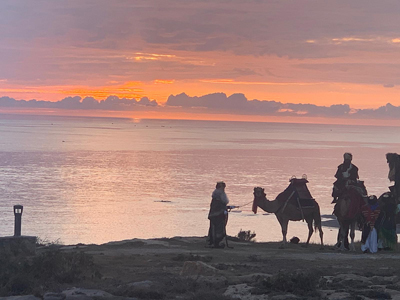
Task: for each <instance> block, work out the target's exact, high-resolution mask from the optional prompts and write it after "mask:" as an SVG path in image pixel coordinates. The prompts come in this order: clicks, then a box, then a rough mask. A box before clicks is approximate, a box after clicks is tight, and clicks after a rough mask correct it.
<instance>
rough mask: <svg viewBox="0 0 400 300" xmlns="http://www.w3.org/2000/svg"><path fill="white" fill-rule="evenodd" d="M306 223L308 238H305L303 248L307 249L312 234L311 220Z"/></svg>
mask: <svg viewBox="0 0 400 300" xmlns="http://www.w3.org/2000/svg"><path fill="white" fill-rule="evenodd" d="M306 221H307V226H308V238H307V242H306V245H305V247H307V246H308V244H309V243H310V239H311V236H312V235H313V233H314V229H313V224H312V219H311V220H306Z"/></svg>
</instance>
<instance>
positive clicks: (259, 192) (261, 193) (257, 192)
mask: <svg viewBox="0 0 400 300" xmlns="http://www.w3.org/2000/svg"><path fill="white" fill-rule="evenodd" d="M253 195H254V198H255V199H258V198H261V197H263V198H264V197H266V196H267V194H265V192H264V189H263V188H262V187H259V186H258V187H255V188H254V192H253Z"/></svg>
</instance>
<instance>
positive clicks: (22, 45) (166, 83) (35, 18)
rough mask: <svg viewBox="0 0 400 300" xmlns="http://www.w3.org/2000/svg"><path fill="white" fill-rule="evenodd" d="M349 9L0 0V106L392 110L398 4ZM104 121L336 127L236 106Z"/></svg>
mask: <svg viewBox="0 0 400 300" xmlns="http://www.w3.org/2000/svg"><path fill="white" fill-rule="evenodd" d="M356 2H359V3H360V5H361V4H362V9H359V8H358V6H357V5H351V4H348V3H344V2H343V1H332V2H329V3H314V4H311V3H310V2H307V1H305V0H304V1H303V0H300V1H298V2H296V3H286V2H274V3H272V2H269V1H258V2H249V3H244V2H242V1H237V2H235V1H234V3H232V5H228V4H227V3H213V2H206V3H197V2H190V3H187V4H186V5H181V4H180V2H179V1H174V0H171V1H166V2H163V1H157V0H150V1H146V2H145V3H144V2H143V3H129V2H126V1H120V0H117V1H115V2H108V1H105V0H99V1H97V2H94V1H93V0H89V1H87V3H86V2H85V3H84V4H79V3H78V2H74V1H72V2H67V1H60V2H53V1H44V2H41V3H36V4H34V3H32V2H29V1H22V2H15V1H10V0H5V1H4V2H2V3H1V4H0V20H1V21H0V22H1V24H2V26H0V97H11V98H13V99H16V100H21V99H24V100H30V99H37V100H45V101H54V102H56V101H60V100H62V99H63V98H65V97H70V96H71V97H74V96H80V97H81V98H85V97H93V98H95V99H97V100H102V99H106V98H107V97H109V96H111V95H113V96H117V97H119V98H129V99H136V100H140V99H141V98H143V97H147V98H149V99H151V100H156V102H157V103H158V104H159V106H160V107H163V106H166V105H168V103H167V99H168V97H169V96H170V95H178V94H181V93H185V94H187V95H189V96H190V97H196V96H197V97H200V96H203V95H208V94H213V93H225V94H226V95H227V96H230V95H232V94H237V93H239V94H244V95H245V97H246V98H247V99H248V100H260V101H275V102H279V103H282V105H285V104H288V103H290V104H313V105H316V106H321V107H325V106H328V107H329V106H331V105H336V104H343V105H349V106H350V107H351V108H352V109H378V108H379V107H381V106H385V105H386V104H387V103H390V104H391V105H393V106H394V107H398V106H400V97H399V96H400V93H399V92H400V88H399V87H400V75H399V73H398V69H399V64H400V51H399V50H400V35H399V34H398V33H397V29H398V26H399V25H400V21H399V18H398V13H400V6H399V5H398V4H397V3H396V2H395V1H388V3H387V5H386V6H376V5H373V4H372V3H368V4H365V3H364V2H361V0H357V1H356ZM355 15H356V16H358V18H354V16H355ZM132 16H134V17H132ZM228 16H229V18H228ZM233 20H235V22H234V21H233ZM371 20H374V24H373V26H371ZM0 104H1V103H0ZM227 105H228V106H229V102H227ZM228 108H229V107H227V109H226V110H227V111H228V110H229V109H228ZM233 108H234V107H233ZM0 109H1V107H0ZM16 111H18V110H16ZM31 111H32V112H33V111H35V110H34V109H33V108H32V110H31ZM280 111H282V110H280ZM288 111H289V110H288ZM38 113H39V111H38ZM64 113H66V111H64ZM64 113H63V114H64ZM68 113H70V114H73V115H81V114H90V115H96V114H97V115H104V114H105V112H104V111H103V112H99V111H96V110H94V111H91V112H88V111H87V110H86V111H83V112H82V111H77V110H71V111H69V112H68ZM107 114H108V115H120V116H126V115H129V114H131V115H132V114H133V115H135V114H136V115H139V114H140V115H146V116H149V117H151V116H153V117H157V118H161V117H166V118H189V119H209V118H212V119H215V118H218V119H221V120H225V119H229V120H247V119H251V120H260V121H282V122H287V121H290V120H295V121H296V122H297V121H298V122H310V120H314V121H315V122H319V123H320V122H322V123H323V122H333V123H336V122H343V120H342V119H340V118H338V119H335V118H333V117H327V118H328V119H329V120H325V119H324V117H321V116H317V115H315V116H311V115H310V116H306V117H301V116H295V117H289V116H286V117H284V116H280V115H278V114H275V115H274V114H270V115H259V116H248V115H246V113H243V114H241V113H239V112H238V110H237V109H236V110H235V109H232V112H231V113H222V114H221V112H219V111H211V108H209V110H208V111H207V112H205V113H201V112H199V111H198V110H197V111H196V110H192V109H191V108H190V107H186V108H185V109H180V110H178V109H176V110H175V111H171V109H169V108H168V109H165V110H164V111H162V112H161V111H159V112H154V111H152V110H151V109H150V110H149V111H147V112H145V111H140V113H139V112H135V113H132V112H125V111H124V112H121V111H116V112H110V111H109V112H108V113H107ZM300 114H301V111H299V112H297V115H300ZM392 115H393V114H392ZM399 117H400V116H399ZM353 122H356V123H357V122H358V123H360V122H361V123H362V122H364V123H365V122H367V123H368V121H365V120H364V121H360V120H355V121H353ZM374 122H375V123H377V124H378V125H379V124H386V123H387V122H389V121H385V120H378V121H374ZM392 124H394V123H393V122H392Z"/></svg>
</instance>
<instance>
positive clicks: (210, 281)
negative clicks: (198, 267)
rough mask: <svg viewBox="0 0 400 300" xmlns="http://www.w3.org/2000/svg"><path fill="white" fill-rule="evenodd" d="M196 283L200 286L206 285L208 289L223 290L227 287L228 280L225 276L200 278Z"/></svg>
mask: <svg viewBox="0 0 400 300" xmlns="http://www.w3.org/2000/svg"><path fill="white" fill-rule="evenodd" d="M196 282H197V283H198V284H199V285H204V286H206V287H208V288H215V289H218V288H221V287H224V286H226V285H227V283H228V280H227V279H226V277H225V276H202V275H200V276H198V277H197V278H196Z"/></svg>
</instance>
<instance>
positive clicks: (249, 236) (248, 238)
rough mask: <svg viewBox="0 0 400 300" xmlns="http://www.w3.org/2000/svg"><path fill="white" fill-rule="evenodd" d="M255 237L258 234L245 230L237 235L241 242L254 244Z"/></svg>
mask: <svg viewBox="0 0 400 300" xmlns="http://www.w3.org/2000/svg"><path fill="white" fill-rule="evenodd" d="M255 237H256V233H255V232H254V231H253V232H250V230H247V231H245V230H242V229H240V231H239V233H238V234H237V238H238V239H239V240H240V241H245V242H254V241H255V240H254V238H255Z"/></svg>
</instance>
